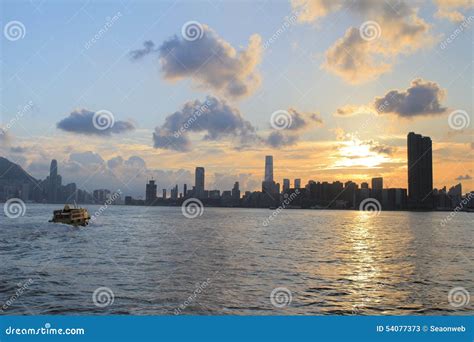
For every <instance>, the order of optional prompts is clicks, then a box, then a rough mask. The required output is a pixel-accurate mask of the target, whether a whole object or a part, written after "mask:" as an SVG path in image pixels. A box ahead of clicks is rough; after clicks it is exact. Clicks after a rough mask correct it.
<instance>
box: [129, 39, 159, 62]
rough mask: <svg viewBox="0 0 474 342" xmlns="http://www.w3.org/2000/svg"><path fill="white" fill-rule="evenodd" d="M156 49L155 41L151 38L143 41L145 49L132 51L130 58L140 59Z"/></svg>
mask: <svg viewBox="0 0 474 342" xmlns="http://www.w3.org/2000/svg"><path fill="white" fill-rule="evenodd" d="M156 51H157V50H156V49H155V43H153V42H152V41H151V40H147V41H145V42H144V43H143V49H138V50H133V51H131V52H130V58H131V59H132V60H138V59H141V58H143V57H145V56H146V55H149V54H150V53H152V52H156Z"/></svg>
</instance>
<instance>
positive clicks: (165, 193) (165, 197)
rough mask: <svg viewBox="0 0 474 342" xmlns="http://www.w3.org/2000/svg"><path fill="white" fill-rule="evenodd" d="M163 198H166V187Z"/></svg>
mask: <svg viewBox="0 0 474 342" xmlns="http://www.w3.org/2000/svg"><path fill="white" fill-rule="evenodd" d="M163 199H166V189H163Z"/></svg>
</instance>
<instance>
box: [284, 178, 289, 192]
mask: <svg viewBox="0 0 474 342" xmlns="http://www.w3.org/2000/svg"><path fill="white" fill-rule="evenodd" d="M288 190H290V180H289V179H288V178H285V179H283V192H284V193H285V192H287V191H288Z"/></svg>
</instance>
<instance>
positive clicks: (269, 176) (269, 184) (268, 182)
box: [262, 156, 280, 194]
mask: <svg viewBox="0 0 474 342" xmlns="http://www.w3.org/2000/svg"><path fill="white" fill-rule="evenodd" d="M262 192H264V193H267V194H278V193H279V192H280V189H279V187H277V185H276V184H275V181H274V180H273V156H265V177H264V179H263V182H262Z"/></svg>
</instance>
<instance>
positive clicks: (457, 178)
mask: <svg viewBox="0 0 474 342" xmlns="http://www.w3.org/2000/svg"><path fill="white" fill-rule="evenodd" d="M471 179H472V177H471V176H470V175H465V176H463V175H460V176H458V177H456V180H457V181H462V180H471Z"/></svg>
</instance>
